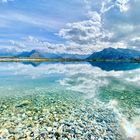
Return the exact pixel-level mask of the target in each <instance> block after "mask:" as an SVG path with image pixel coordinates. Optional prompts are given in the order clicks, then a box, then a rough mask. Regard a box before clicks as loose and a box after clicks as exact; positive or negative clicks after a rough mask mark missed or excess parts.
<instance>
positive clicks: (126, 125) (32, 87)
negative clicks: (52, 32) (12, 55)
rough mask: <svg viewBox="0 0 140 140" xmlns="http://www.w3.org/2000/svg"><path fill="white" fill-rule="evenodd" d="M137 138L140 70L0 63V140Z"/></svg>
mask: <svg viewBox="0 0 140 140" xmlns="http://www.w3.org/2000/svg"><path fill="white" fill-rule="evenodd" d="M129 138H131V139H134V140H135V139H136V140H139V138H140V66H139V64H132V63H129V64H120V63H119V64H110V63H109V64H108V63H104V64H102V63H98V64H97V63H92V64H89V63H41V64H23V63H0V139H2V140H7V139H27V140H28V139H75V140H79V139H83V140H85V139H89V140H90V139H91V140H92V139H93V140H94V139H103V140H104V139H113V140H121V139H122V140H123V139H124V140H125V139H129Z"/></svg>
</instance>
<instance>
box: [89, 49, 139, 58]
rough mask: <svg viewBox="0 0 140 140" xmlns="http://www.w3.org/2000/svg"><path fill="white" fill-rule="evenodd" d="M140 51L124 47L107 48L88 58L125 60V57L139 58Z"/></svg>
mask: <svg viewBox="0 0 140 140" xmlns="http://www.w3.org/2000/svg"><path fill="white" fill-rule="evenodd" d="M139 58H140V51H137V50H132V49H122V48H117V49H114V48H106V49H104V50H102V51H100V52H95V53H93V54H92V55H90V56H89V57H88V58H87V59H88V60H95V59H96V60H97V59H103V60H104V59H105V60H111V59H113V60H121V59H122V60H123V59H125V60H126V59H139Z"/></svg>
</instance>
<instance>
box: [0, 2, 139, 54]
mask: <svg viewBox="0 0 140 140" xmlns="http://www.w3.org/2000/svg"><path fill="white" fill-rule="evenodd" d="M139 13H140V0H70V1H69V0H61V1H58V0H0V52H1V53H11V54H14V53H19V52H23V51H31V50H34V49H36V50H41V51H44V52H46V53H54V54H75V55H76V54H82V55H88V54H91V53H93V52H96V51H100V50H102V49H104V48H108V47H113V48H130V49H136V50H140V47H139V46H140V18H139V16H140V15H139Z"/></svg>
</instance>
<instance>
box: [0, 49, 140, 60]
mask: <svg viewBox="0 0 140 140" xmlns="http://www.w3.org/2000/svg"><path fill="white" fill-rule="evenodd" d="M0 56H1V57H3V56H8V57H9V56H14V57H19V58H55V59H60V58H63V59H64V58H73V59H83V60H121V59H122V60H126V59H140V51H137V50H132V49H122V48H117V49H114V48H106V49H103V50H102V51H100V52H94V53H93V54H91V55H77V54H76V55H75V54H53V53H46V52H43V51H41V50H32V51H27V52H26V51H25V52H21V53H17V52H16V53H10V52H4V51H0Z"/></svg>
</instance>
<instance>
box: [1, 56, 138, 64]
mask: <svg viewBox="0 0 140 140" xmlns="http://www.w3.org/2000/svg"><path fill="white" fill-rule="evenodd" d="M0 62H122V63H123V62H126V63H140V60H120V59H114V60H113V59H110V60H109V59H93V60H88V59H74V58H13V57H11V58H10V57H3V58H0Z"/></svg>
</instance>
